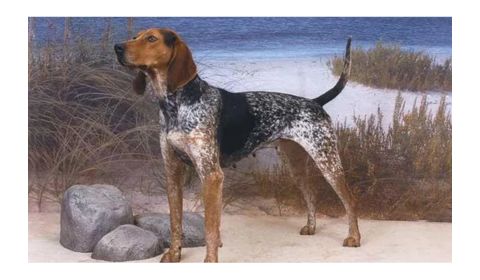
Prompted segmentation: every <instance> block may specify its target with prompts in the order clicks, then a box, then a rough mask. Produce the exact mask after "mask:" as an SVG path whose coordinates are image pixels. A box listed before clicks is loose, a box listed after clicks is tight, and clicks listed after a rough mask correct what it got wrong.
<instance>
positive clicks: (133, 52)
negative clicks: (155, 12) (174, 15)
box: [114, 28, 197, 97]
mask: <svg viewBox="0 0 480 280" xmlns="http://www.w3.org/2000/svg"><path fill="white" fill-rule="evenodd" d="M114 49H115V53H116V54H117V58H118V62H119V63H120V64H122V65H123V66H126V67H129V68H134V69H138V70H139V71H138V74H137V76H136V78H135V79H134V81H133V88H134V90H135V92H137V93H138V94H143V93H144V92H145V87H146V76H149V77H150V78H151V79H152V81H154V83H155V84H156V86H154V88H155V89H156V94H158V95H160V96H159V97H164V96H165V94H166V92H165V91H166V90H168V91H169V92H174V91H175V90H176V89H178V88H179V87H181V86H183V85H185V84H186V83H188V82H189V81H190V80H192V79H193V78H194V77H195V75H196V74H197V68H196V65H195V63H194V62H193V58H192V53H191V52H190V50H189V48H188V47H187V45H186V44H185V42H183V40H182V39H181V38H180V36H178V34H177V33H175V32H174V31H172V30H170V29H164V28H161V29H160V28H152V29H147V30H144V31H141V32H139V33H138V34H137V35H136V36H135V37H133V38H132V39H131V40H128V41H126V42H123V43H119V44H116V45H115V47H114ZM162 91H163V92H162Z"/></svg>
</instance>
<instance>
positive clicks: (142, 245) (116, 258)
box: [92, 225, 163, 262]
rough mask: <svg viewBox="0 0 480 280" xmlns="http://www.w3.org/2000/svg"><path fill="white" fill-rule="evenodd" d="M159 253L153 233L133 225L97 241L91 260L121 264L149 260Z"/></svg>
mask: <svg viewBox="0 0 480 280" xmlns="http://www.w3.org/2000/svg"><path fill="white" fill-rule="evenodd" d="M161 253H163V247H162V245H161V242H160V240H159V239H158V237H157V236H156V235H155V234H154V233H153V232H151V231H148V230H144V229H142V228H139V227H137V226H134V225H122V226H119V227H117V228H116V229H115V230H113V231H112V232H110V233H108V234H107V235H105V236H104V237H103V238H102V239H100V241H98V243H97V245H95V248H94V249H93V253H92V258H94V259H97V260H104V261H111V262H123V261H133V260H143V259H149V258H153V257H155V256H158V255H160V254H161Z"/></svg>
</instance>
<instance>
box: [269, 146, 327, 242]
mask: <svg viewBox="0 0 480 280" xmlns="http://www.w3.org/2000/svg"><path fill="white" fill-rule="evenodd" d="M277 145H278V146H277V147H278V154H279V156H280V158H281V159H282V161H283V162H284V164H285V165H286V167H287V168H288V170H289V172H290V175H291V176H292V178H293V179H294V181H295V182H297V184H296V186H297V187H298V189H299V190H300V191H301V192H302V194H303V198H304V200H305V203H306V205H307V210H308V213H307V224H306V225H305V226H303V227H302V228H301V230H300V234H301V235H313V234H315V227H316V217H315V213H316V211H317V207H316V193H315V186H314V184H315V183H316V181H318V180H315V179H316V178H314V174H309V171H312V170H311V166H312V165H313V164H314V163H312V159H311V158H310V156H309V155H308V154H307V153H306V152H305V150H304V149H303V148H302V147H301V146H300V145H298V144H297V143H295V142H293V141H290V140H283V139H282V140H279V141H278V143H277ZM314 171H316V170H314Z"/></svg>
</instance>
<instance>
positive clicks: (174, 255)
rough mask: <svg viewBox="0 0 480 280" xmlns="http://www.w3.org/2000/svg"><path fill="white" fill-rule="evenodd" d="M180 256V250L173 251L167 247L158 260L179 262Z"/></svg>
mask: <svg viewBox="0 0 480 280" xmlns="http://www.w3.org/2000/svg"><path fill="white" fill-rule="evenodd" d="M180 258H181V252H180V251H173V250H170V249H169V250H168V251H167V252H166V253H165V254H163V256H162V258H161V259H160V262H180Z"/></svg>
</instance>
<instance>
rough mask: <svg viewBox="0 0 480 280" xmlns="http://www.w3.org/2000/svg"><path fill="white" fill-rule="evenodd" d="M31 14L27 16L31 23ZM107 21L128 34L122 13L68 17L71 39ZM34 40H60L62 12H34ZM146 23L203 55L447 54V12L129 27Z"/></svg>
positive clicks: (93, 35)
mask: <svg viewBox="0 0 480 280" xmlns="http://www.w3.org/2000/svg"><path fill="white" fill-rule="evenodd" d="M31 23H32V19H30V24H31ZM109 23H110V25H111V27H112V32H113V40H112V41H113V42H117V41H123V40H125V39H127V37H128V36H127V18H97V17H88V18H86V17H83V18H72V21H71V31H70V32H71V34H72V40H78V39H82V40H87V41H92V42H98V41H99V40H100V39H101V38H102V36H103V34H105V30H106V28H107V26H108V25H109ZM31 27H33V30H34V34H35V43H36V44H37V45H43V44H46V43H51V44H52V43H53V44H56V43H61V42H62V40H63V33H64V18H35V19H34V20H33V25H31ZM150 27H169V28H172V29H174V30H176V31H177V32H178V33H179V34H180V35H181V36H182V37H183V38H184V40H185V41H187V43H188V45H189V46H190V47H191V49H192V51H193V53H194V55H196V56H203V57H208V58H211V59H212V58H213V59H215V58H220V59H222V58H239V59H241V58H257V59H263V58H265V59H269V58H280V57H281V58H291V57H317V56H325V55H333V54H339V53H342V52H343V50H344V47H345V42H346V39H347V37H348V36H352V37H353V46H354V47H355V46H357V47H358V46H360V47H366V48H368V47H372V46H373V45H374V44H375V43H376V42H378V41H382V42H386V43H395V44H400V45H401V46H402V47H404V48H407V49H414V50H421V51H425V52H428V53H430V54H432V55H434V56H436V57H438V58H440V59H441V58H445V57H449V56H451V52H452V20H451V18H446V17H441V18H440V17H436V18H428V17H415V18H412V17H408V18H406V17H388V18H378V17H376V18H372V17H362V18H356V17H341V18H339V17H233V18H232V17H230V18H224V17H190V18H188V17H162V18H147V17H141V18H134V21H133V31H134V32H137V31H140V30H142V29H145V28H150Z"/></svg>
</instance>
